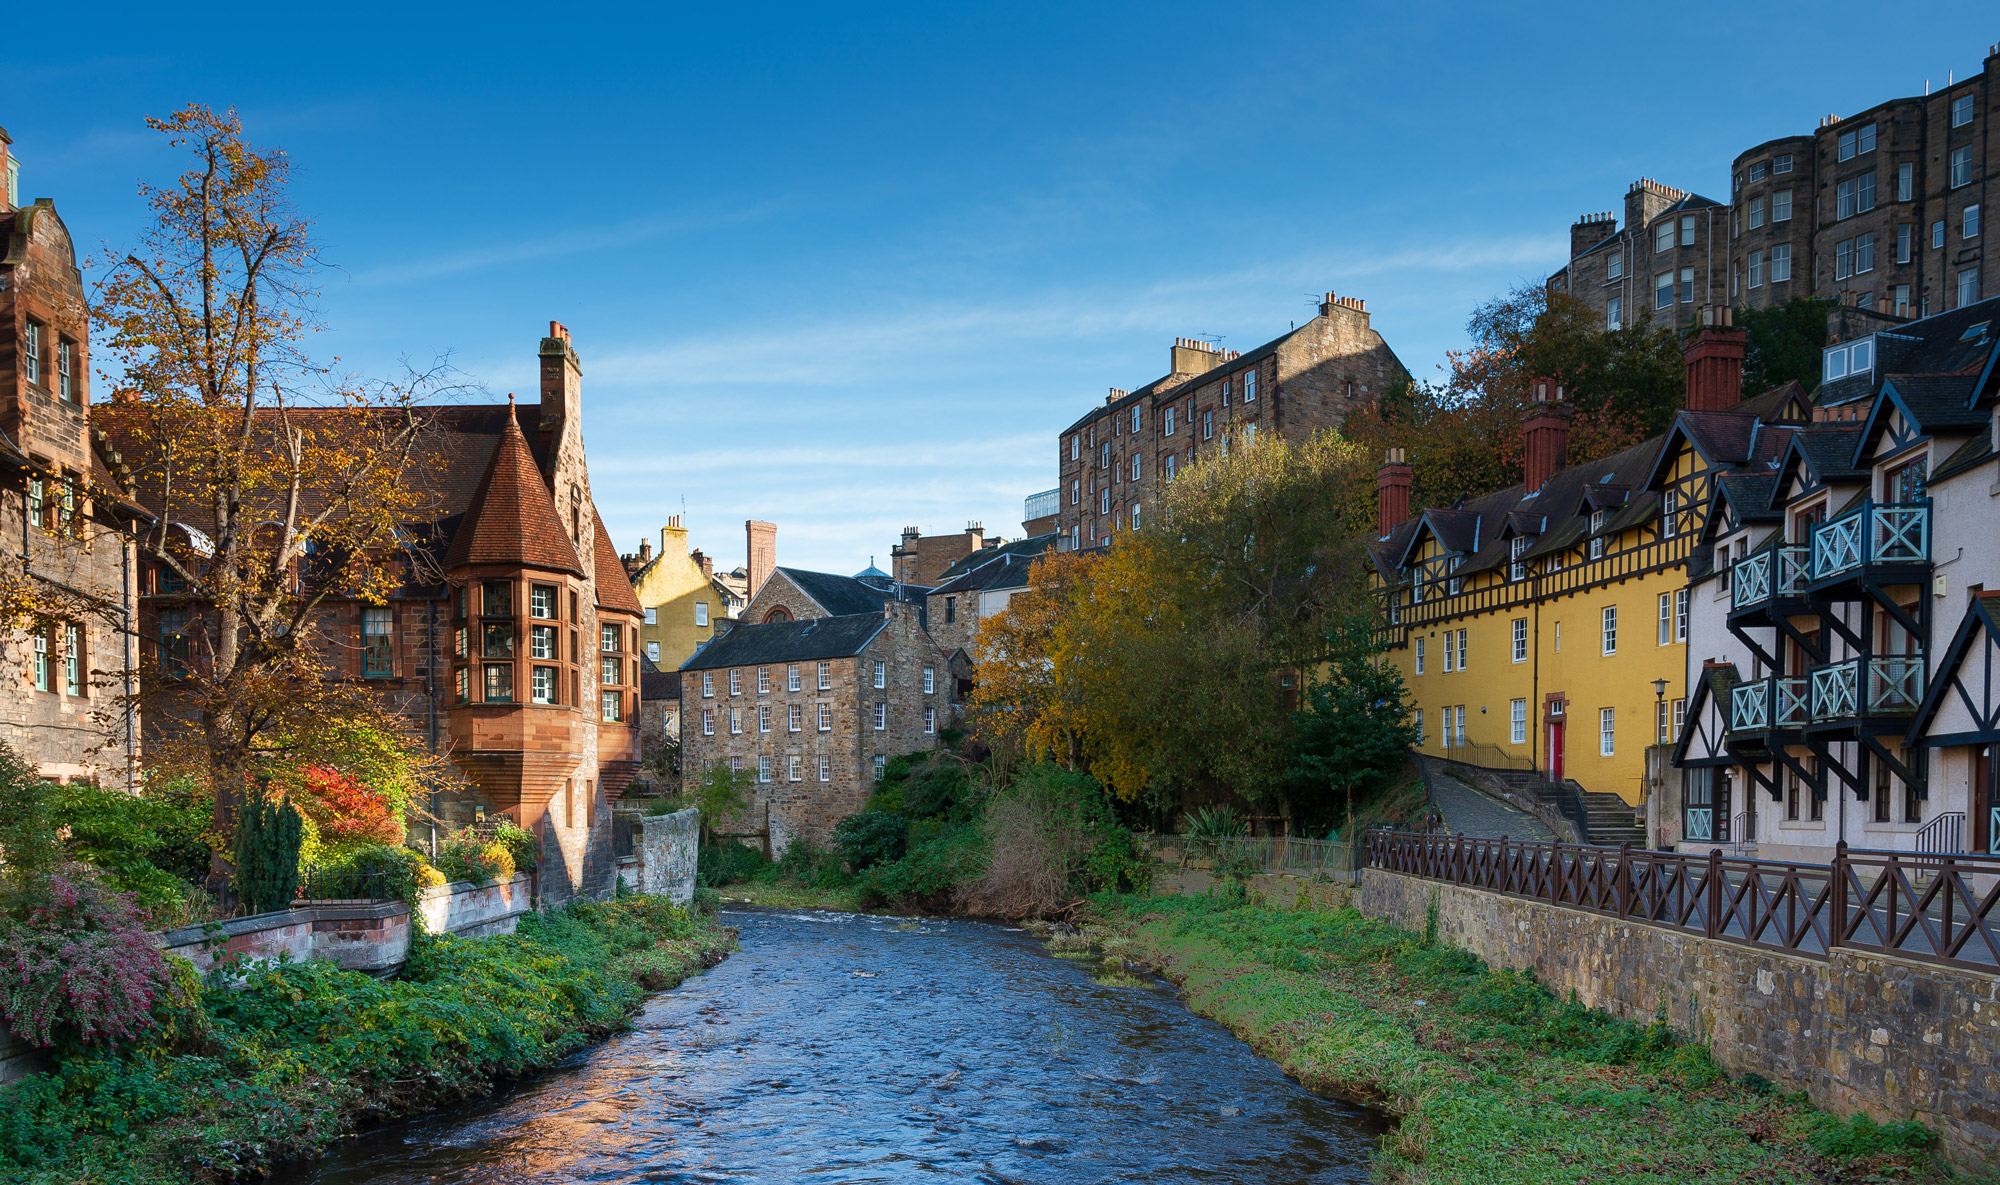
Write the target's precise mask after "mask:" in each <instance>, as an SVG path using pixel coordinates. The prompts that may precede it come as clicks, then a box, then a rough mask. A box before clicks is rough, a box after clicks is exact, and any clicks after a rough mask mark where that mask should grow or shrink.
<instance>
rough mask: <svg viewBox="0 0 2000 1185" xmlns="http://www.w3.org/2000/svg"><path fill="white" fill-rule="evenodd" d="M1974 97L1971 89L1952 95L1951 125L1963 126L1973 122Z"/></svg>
mask: <svg viewBox="0 0 2000 1185" xmlns="http://www.w3.org/2000/svg"><path fill="white" fill-rule="evenodd" d="M1973 107H1974V99H1973V95H1972V92H1971V91H1967V92H1965V93H1964V94H1962V95H1953V96H1952V97H1951V126H1953V127H1955V128H1962V127H1964V126H1965V125H1966V124H1969V123H1971V122H1972V114H1973Z"/></svg>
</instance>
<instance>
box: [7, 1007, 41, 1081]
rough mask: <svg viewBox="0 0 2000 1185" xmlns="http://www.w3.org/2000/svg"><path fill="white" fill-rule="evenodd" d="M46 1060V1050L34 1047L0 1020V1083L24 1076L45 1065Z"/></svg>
mask: <svg viewBox="0 0 2000 1185" xmlns="http://www.w3.org/2000/svg"><path fill="white" fill-rule="evenodd" d="M48 1060H49V1055H48V1051H47V1050H42V1049H36V1048H35V1047H34V1046H32V1045H30V1044H28V1043H27V1042H26V1041H23V1040H21V1039H20V1038H19V1037H16V1036H15V1035H14V1031H13V1030H12V1029H10V1028H8V1027H7V1026H6V1024H5V1023H4V1022H0V1084H5V1083H8V1082H12V1081H14V1079H16V1078H26V1077H27V1076H28V1075H30V1074H32V1073H34V1072H35V1071H36V1070H39V1069H41V1068H42V1067H43V1066H44V1065H46V1064H47V1063H48Z"/></svg>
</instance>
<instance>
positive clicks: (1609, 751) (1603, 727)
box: [1597, 708, 1618, 757]
mask: <svg viewBox="0 0 2000 1185" xmlns="http://www.w3.org/2000/svg"><path fill="white" fill-rule="evenodd" d="M1617 750H1618V716H1617V713H1616V710H1615V709H1612V708H1599V709H1598V710H1597V755H1598V756H1599V757H1610V756H1612V755H1614V754H1615V753H1616V752H1617Z"/></svg>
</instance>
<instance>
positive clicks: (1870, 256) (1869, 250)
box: [1854, 231, 1875, 305]
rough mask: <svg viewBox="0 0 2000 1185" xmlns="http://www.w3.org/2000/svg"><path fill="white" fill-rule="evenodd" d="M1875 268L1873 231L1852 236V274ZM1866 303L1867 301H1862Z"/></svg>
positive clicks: (1870, 270)
mask: <svg viewBox="0 0 2000 1185" xmlns="http://www.w3.org/2000/svg"><path fill="white" fill-rule="evenodd" d="M1874 270H1875V233H1874V232H1873V231H1870V232H1869V233H1867V234H1865V235H1855V236H1854V274H1855V275H1857V276H1858V275H1860V274H1861V273H1862V272H1872V271H1874ZM1861 303H1862V304H1864V305H1866V304H1867V303H1868V302H1867V301H1865V300H1864V301H1862V302H1861Z"/></svg>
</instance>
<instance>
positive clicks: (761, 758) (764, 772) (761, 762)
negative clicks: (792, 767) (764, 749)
mask: <svg viewBox="0 0 2000 1185" xmlns="http://www.w3.org/2000/svg"><path fill="white" fill-rule="evenodd" d="M757 780H758V781H760V782H768V781H770V780H771V755H770V754H768V753H759V754H757Z"/></svg>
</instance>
